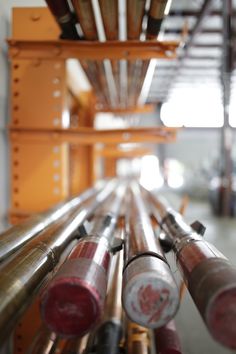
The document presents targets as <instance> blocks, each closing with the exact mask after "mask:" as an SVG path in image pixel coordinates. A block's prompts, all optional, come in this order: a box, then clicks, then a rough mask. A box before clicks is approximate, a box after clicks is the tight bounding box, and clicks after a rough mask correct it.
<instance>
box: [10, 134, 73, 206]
mask: <svg viewBox="0 0 236 354" xmlns="http://www.w3.org/2000/svg"><path fill="white" fill-rule="evenodd" d="M11 155H12V160H11V172H12V188H11V191H12V192H11V194H12V198H11V200H12V206H13V208H14V209H15V210H16V209H18V210H20V211H21V212H22V211H31V212H40V211H42V210H44V209H47V208H48V207H50V206H52V205H54V204H56V203H57V202H59V201H60V200H62V199H65V198H66V197H68V195H69V188H68V178H67V177H68V161H67V159H68V158H67V156H68V146H67V144H63V143H62V144H54V143H50V142H48V143H46V144H44V143H42V142H41V143H40V142H33V141H32V142H31V143H30V144H29V145H28V144H25V143H24V142H23V141H22V142H21V143H16V142H13V143H12V145H11Z"/></svg>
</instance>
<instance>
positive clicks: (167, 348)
mask: <svg viewBox="0 0 236 354" xmlns="http://www.w3.org/2000/svg"><path fill="white" fill-rule="evenodd" d="M154 342H155V348H156V352H157V353H158V354H182V349H181V344H180V339H179V336H178V332H177V330H176V327H175V322H174V321H173V320H172V321H170V322H169V323H167V324H166V325H165V326H163V327H161V328H158V329H156V330H154Z"/></svg>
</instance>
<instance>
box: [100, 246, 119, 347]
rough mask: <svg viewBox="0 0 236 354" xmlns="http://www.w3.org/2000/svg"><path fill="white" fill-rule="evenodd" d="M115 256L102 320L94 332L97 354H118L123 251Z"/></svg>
mask: <svg viewBox="0 0 236 354" xmlns="http://www.w3.org/2000/svg"><path fill="white" fill-rule="evenodd" d="M115 257H116V259H115V269H114V273H113V274H111V277H112V280H111V285H110V289H109V292H108V294H107V299H106V306H105V313H104V317H103V321H102V324H101V326H99V328H98V330H97V332H96V337H97V345H96V353H97V354H104V353H107V354H108V353H109V354H118V353H119V343H120V341H121V338H122V321H121V319H122V304H121V290H122V268H123V252H122V251H120V252H119V254H118V255H116V256H115Z"/></svg>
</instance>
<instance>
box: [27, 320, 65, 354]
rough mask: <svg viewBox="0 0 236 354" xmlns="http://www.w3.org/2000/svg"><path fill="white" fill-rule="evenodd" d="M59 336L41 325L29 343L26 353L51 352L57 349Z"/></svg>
mask: <svg viewBox="0 0 236 354" xmlns="http://www.w3.org/2000/svg"><path fill="white" fill-rule="evenodd" d="M58 343H59V338H58V337H57V336H56V334H55V333H52V332H50V331H49V330H48V329H47V328H45V327H44V326H42V327H41V328H40V329H39V331H38V333H37V334H36V336H35V338H34V339H33V343H32V344H31V346H30V348H29V350H28V351H27V354H53V353H55V350H56V349H57V345H58Z"/></svg>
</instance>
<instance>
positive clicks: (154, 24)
mask: <svg viewBox="0 0 236 354" xmlns="http://www.w3.org/2000/svg"><path fill="white" fill-rule="evenodd" d="M169 4H170V0H152V1H151V5H150V9H149V12H148V21H147V29H146V38H147V39H148V40H156V39H157V37H158V35H159V33H160V29H161V24H162V21H163V19H164V17H165V15H166V11H167V8H169ZM155 67H156V60H154V59H153V60H151V61H148V60H145V61H143V65H142V70H141V75H140V79H139V83H137V85H136V98H135V99H136V100H137V101H138V103H139V104H140V105H142V104H144V103H145V102H146V99H147V97H148V93H149V90H150V87H151V82H152V78H153V75H154V72H155Z"/></svg>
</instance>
